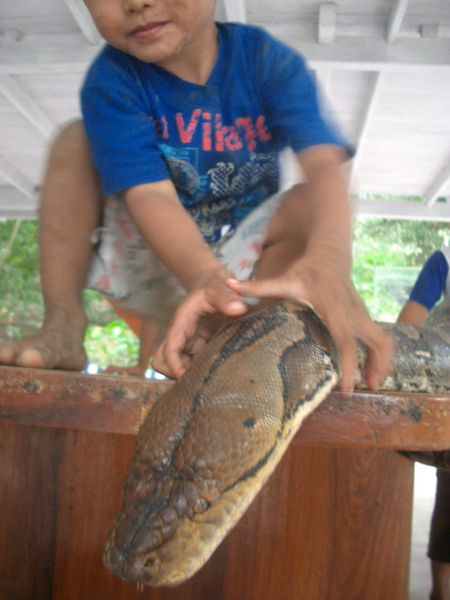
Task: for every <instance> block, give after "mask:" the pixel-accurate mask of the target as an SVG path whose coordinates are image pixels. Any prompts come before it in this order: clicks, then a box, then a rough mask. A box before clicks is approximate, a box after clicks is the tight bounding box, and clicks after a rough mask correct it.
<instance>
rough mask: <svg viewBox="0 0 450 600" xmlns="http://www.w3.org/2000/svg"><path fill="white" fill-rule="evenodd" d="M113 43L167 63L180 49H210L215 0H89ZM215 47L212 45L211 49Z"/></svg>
mask: <svg viewBox="0 0 450 600" xmlns="http://www.w3.org/2000/svg"><path fill="white" fill-rule="evenodd" d="M85 2H86V6H87V7H88V9H89V12H90V13H91V15H92V18H93V20H94V22H95V24H96V26H97V29H98V30H99V32H100V33H101V35H102V36H103V37H104V38H105V40H106V41H107V42H109V43H110V44H111V45H112V46H115V47H116V48H118V49H119V50H123V51H124V52H126V53H128V54H131V55H133V56H135V57H136V58H139V59H140V60H143V61H145V62H151V63H157V64H159V65H160V66H164V64H165V63H166V62H168V61H169V62H170V60H171V59H172V58H174V57H176V56H177V55H178V53H180V51H182V50H186V51H187V52H189V51H191V50H192V51H193V52H194V53H195V52H204V51H206V52H208V47H207V46H208V44H210V43H211V42H210V40H211V39H212V36H211V33H212V32H213V31H214V30H215V26H214V8H215V0H85ZM211 50H212V49H211Z"/></svg>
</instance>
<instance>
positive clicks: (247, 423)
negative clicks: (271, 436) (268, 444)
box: [243, 417, 256, 429]
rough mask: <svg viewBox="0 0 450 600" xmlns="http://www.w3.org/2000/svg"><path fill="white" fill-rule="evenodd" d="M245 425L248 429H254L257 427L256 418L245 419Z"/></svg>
mask: <svg viewBox="0 0 450 600" xmlns="http://www.w3.org/2000/svg"><path fill="white" fill-rule="evenodd" d="M243 425H244V427H246V428H247V429H254V428H255V425H256V419H255V417H249V418H248V419H245V421H244V422H243Z"/></svg>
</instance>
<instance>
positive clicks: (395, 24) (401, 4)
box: [386, 0, 409, 44]
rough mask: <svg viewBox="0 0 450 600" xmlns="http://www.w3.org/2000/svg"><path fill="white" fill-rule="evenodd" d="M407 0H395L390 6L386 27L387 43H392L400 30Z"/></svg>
mask: <svg viewBox="0 0 450 600" xmlns="http://www.w3.org/2000/svg"><path fill="white" fill-rule="evenodd" d="M408 3H409V0H395V2H394V6H393V7H392V12H391V17H390V19H389V24H388V27H387V34H386V38H387V41H388V44H393V43H394V42H395V41H396V40H397V38H398V34H399V32H400V28H401V26H402V23H403V18H404V16H405V12H406V9H407V7H408Z"/></svg>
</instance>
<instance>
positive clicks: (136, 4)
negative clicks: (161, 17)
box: [123, 0, 157, 12]
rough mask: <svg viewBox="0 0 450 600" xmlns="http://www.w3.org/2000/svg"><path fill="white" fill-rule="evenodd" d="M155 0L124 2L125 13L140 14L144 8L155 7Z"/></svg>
mask: <svg viewBox="0 0 450 600" xmlns="http://www.w3.org/2000/svg"><path fill="white" fill-rule="evenodd" d="M156 2H157V0H124V3H123V4H124V8H125V10H126V11H127V12H141V11H142V10H144V8H147V7H151V6H155V4H156Z"/></svg>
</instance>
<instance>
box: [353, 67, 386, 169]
mask: <svg viewBox="0 0 450 600" xmlns="http://www.w3.org/2000/svg"><path fill="white" fill-rule="evenodd" d="M382 81H383V75H382V73H380V72H378V73H374V74H373V76H372V81H371V86H370V90H369V97H368V102H367V104H366V109H365V112H364V115H363V118H362V119H361V122H360V124H359V132H358V134H357V137H356V140H355V143H356V147H357V152H356V155H355V157H354V158H353V160H352V162H351V175H350V176H351V179H353V178H354V176H355V173H356V171H357V169H358V165H359V162H360V157H361V152H362V148H363V146H364V144H365V141H366V138H367V132H368V130H369V126H370V122H371V119H372V115H373V113H374V110H375V106H376V104H377V101H378V97H379V95H380V89H381V84H382Z"/></svg>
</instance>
